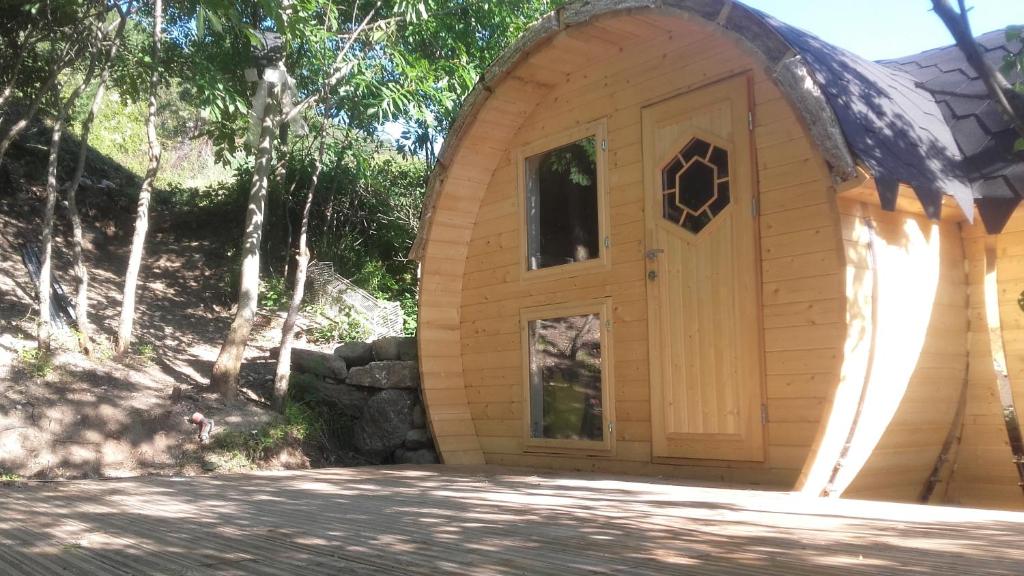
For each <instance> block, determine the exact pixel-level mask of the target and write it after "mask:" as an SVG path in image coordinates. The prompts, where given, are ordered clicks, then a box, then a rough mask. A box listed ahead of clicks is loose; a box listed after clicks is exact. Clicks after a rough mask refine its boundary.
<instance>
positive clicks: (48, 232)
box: [36, 56, 98, 353]
mask: <svg viewBox="0 0 1024 576" xmlns="http://www.w3.org/2000/svg"><path fill="white" fill-rule="evenodd" d="M97 60H98V58H96V57H95V56H94V57H93V60H92V62H91V63H90V65H89V70H88V72H86V74H85V77H84V78H83V79H82V81H81V82H79V83H78V85H77V86H75V88H74V90H72V91H71V94H70V95H68V97H67V99H66V100H64V101H63V102H62V103H61V105H60V109H59V110H58V111H57V118H56V119H55V120H54V122H53V132H51V135H50V153H49V160H48V161H47V164H46V206H45V208H44V211H43V231H42V234H41V237H42V243H43V248H42V255H41V260H42V261H41V262H40V266H39V323H38V325H37V331H36V345H37V347H38V348H39V351H40V352H42V353H48V352H49V351H50V333H51V328H52V327H51V326H50V292H51V289H50V279H51V277H52V276H53V273H52V270H53V264H52V257H53V216H54V211H55V208H56V206H57V160H58V158H59V156H60V141H61V137H62V136H63V134H64V122H65V121H66V119H67V115H68V110H70V109H71V107H72V106H74V104H75V102H77V101H78V98H79V97H80V96H81V95H82V91H83V90H85V87H86V86H87V85H88V84H89V83H90V82H92V76H93V73H94V72H95V71H96V61H97Z"/></svg>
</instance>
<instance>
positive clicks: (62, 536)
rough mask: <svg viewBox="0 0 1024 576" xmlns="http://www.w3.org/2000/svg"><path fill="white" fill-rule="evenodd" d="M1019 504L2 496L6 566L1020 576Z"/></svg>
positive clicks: (465, 474) (568, 489) (436, 493)
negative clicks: (1009, 507)
mask: <svg viewBox="0 0 1024 576" xmlns="http://www.w3.org/2000/svg"><path fill="white" fill-rule="evenodd" d="M1022 539H1024V514H1022V513H1012V512H999V511H989V510H977V509H967V508H950V507H937V506H914V505H906V504H891V503H878V502H858V501H849V500H821V499H810V498H806V497H803V496H799V495H794V494H786V493H780V492H767V491H755V490H734V489H724V488H716V487H708V486H697V485H685V484H681V483H676V482H666V481H664V480H661V479H659V480H646V481H645V480H644V479H638V478H621V477H610V476H597V475H586V474H558V473H534V472H531V471H528V470H521V469H502V468H495V467H474V468H466V467H442V466H433V467H377V468H348V469H327V470H315V471H303V472H274V473H262V474H249V475H238V476H219V477H202V478H189V479H181V478H156V477H151V478H138V479H126V480H115V481H83V482H67V483H61V484H43V485H28V486H25V485H22V486H18V487H9V488H3V489H0V574H19V575H20V574H25V575H29V576H31V575H35V574H40V575H42V574H54V573H66V574H168V575H169V574H260V575H266V576H279V575H286V574H299V573H301V574H313V575H316V574H324V575H327V574H339V573H344V574H439V573H451V574H479V575H490V574H551V575H558V576H564V575H572V574H651V575H658V574H712V575H723V576H725V575H732V574H745V575H746V574H764V575H775V574H787V575H789V574H794V575H799V574H837V573H841V574H851V575H857V574H864V575H867V574H891V573H916V574H988V575H1008V574H1021V573H1024V550H1022V549H1021V547H1020V546H1019V542H1020V541H1021V540H1022Z"/></svg>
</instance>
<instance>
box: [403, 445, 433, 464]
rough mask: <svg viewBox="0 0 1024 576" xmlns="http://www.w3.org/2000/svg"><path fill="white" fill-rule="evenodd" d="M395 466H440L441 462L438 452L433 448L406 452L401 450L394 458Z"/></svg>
mask: <svg viewBox="0 0 1024 576" xmlns="http://www.w3.org/2000/svg"><path fill="white" fill-rule="evenodd" d="M393 459H394V461H395V464H420V465H422V464H439V463H440V460H439V459H438V457H437V452H434V450H433V449H431V448H424V449H422V450H404V449H401V448H399V449H398V450H395V454H394V457H393Z"/></svg>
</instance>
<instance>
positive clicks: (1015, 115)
mask: <svg viewBox="0 0 1024 576" xmlns="http://www.w3.org/2000/svg"><path fill="white" fill-rule="evenodd" d="M957 4H958V6H959V10H957V9H955V8H953V6H952V5H951V4H950V3H949V0H932V8H933V9H934V10H935V13H936V14H937V15H938V16H939V18H941V19H942V22H943V23H944V24H945V25H946V28H948V29H949V32H950V33H951V34H952V35H953V39H954V40H955V41H956V45H957V48H959V49H960V51H961V52H963V54H964V57H965V58H966V59H967V63H968V64H970V65H971V67H972V68H974V70H975V71H976V72H977V73H978V76H980V77H981V80H982V82H983V83H984V84H985V88H986V89H988V93H989V95H990V96H991V97H992V99H993V100H994V101H995V103H996V104H997V105H998V106H999V108H1000V109H1001V110H1002V111H1003V114H1004V115H1005V116H1006V117H1007V118H1008V119H1009V120H1010V122H1011V124H1013V127H1014V129H1015V130H1017V133H1018V134H1020V136H1021V137H1022V138H1024V95H1021V94H1019V93H1018V92H1017V91H1016V90H1014V89H1013V86H1012V85H1011V84H1010V83H1009V82H1008V81H1007V80H1006V78H1005V77H1003V75H1002V73H1000V72H999V70H998V69H997V68H996V67H995V66H992V65H991V64H989V63H988V62H987V61H986V60H985V58H984V57H983V56H982V53H981V49H980V48H979V47H978V43H977V42H975V41H974V34H973V33H972V32H971V24H970V21H969V20H968V18H967V7H966V4H965V0H957Z"/></svg>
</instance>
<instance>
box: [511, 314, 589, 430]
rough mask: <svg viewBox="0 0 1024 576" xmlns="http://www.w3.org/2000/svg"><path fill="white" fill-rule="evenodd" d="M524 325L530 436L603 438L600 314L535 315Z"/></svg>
mask: <svg viewBox="0 0 1024 576" xmlns="http://www.w3.org/2000/svg"><path fill="white" fill-rule="evenodd" d="M528 330H529V338H530V435H531V436H532V437H533V438H549V439H559V440H591V441H601V440H603V439H604V424H603V419H602V418H603V411H602V406H601V317H600V315H598V314H588V315H585V316H568V317H565V318H552V319H549V320H533V321H531V322H530V323H529V326H528Z"/></svg>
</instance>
